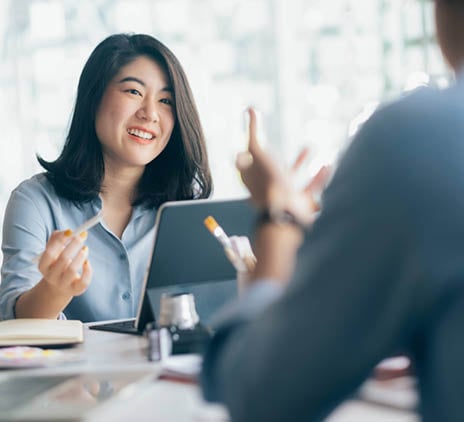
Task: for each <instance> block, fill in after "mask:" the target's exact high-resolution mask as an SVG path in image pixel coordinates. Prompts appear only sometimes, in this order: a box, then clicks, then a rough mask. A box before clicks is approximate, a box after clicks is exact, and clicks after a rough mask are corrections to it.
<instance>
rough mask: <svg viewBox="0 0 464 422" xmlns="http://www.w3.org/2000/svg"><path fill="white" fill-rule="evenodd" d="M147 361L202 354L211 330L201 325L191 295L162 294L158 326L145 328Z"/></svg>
mask: <svg viewBox="0 0 464 422" xmlns="http://www.w3.org/2000/svg"><path fill="white" fill-rule="evenodd" d="M145 334H146V337H147V338H148V346H149V347H148V359H149V360H153V361H157V360H162V359H164V358H166V357H167V356H169V355H178V354H186V353H199V354H201V353H203V351H204V349H205V347H206V344H207V343H208V341H209V339H210V338H211V331H210V330H209V329H208V328H207V327H205V326H204V325H202V324H201V323H200V319H199V317H198V314H197V312H196V309H195V300H194V297H193V295H192V294H191V293H180V294H163V295H162V296H161V303H160V315H159V318H158V323H157V324H155V325H153V324H149V325H147V328H146V331H145Z"/></svg>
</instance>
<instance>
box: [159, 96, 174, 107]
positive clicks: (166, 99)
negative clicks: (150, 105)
mask: <svg viewBox="0 0 464 422" xmlns="http://www.w3.org/2000/svg"><path fill="white" fill-rule="evenodd" d="M160 102H162V103H163V104H167V105H170V106H172V100H171V99H170V98H163V99H161V100H160Z"/></svg>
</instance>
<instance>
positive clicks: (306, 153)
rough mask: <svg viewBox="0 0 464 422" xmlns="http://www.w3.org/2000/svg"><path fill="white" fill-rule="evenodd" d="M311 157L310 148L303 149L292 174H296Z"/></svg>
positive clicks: (292, 169)
mask: <svg viewBox="0 0 464 422" xmlns="http://www.w3.org/2000/svg"><path fill="white" fill-rule="evenodd" d="M308 157H309V148H307V147H305V148H303V149H302V150H301V151H300V153H299V154H298V156H297V157H296V160H295V162H294V163H293V165H292V168H291V172H292V173H295V172H296V171H297V170H298V169H299V168H300V167H301V166H302V165H303V163H304V162H305V161H306V159H307V158H308Z"/></svg>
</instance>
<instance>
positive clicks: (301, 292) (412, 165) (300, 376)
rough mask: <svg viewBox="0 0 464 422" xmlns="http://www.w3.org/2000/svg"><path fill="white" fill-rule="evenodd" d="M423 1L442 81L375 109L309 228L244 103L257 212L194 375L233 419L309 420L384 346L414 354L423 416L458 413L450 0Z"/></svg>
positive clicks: (460, 179)
mask: <svg viewBox="0 0 464 422" xmlns="http://www.w3.org/2000/svg"><path fill="white" fill-rule="evenodd" d="M435 9H436V10H435V12H436V23H437V25H436V28H437V34H438V40H439V43H440V46H441V49H442V51H443V53H444V56H445V58H446V59H447V61H448V63H449V64H450V65H451V66H452V68H453V69H454V70H455V71H456V74H457V82H456V84H454V85H453V86H452V87H450V88H448V89H445V90H441V91H438V90H431V89H421V90H419V91H417V92H415V93H413V94H411V95H409V96H407V97H405V98H403V99H402V100H400V101H399V102H397V103H394V104H390V105H387V106H385V107H383V108H382V109H381V110H379V111H378V112H377V113H375V114H374V116H373V117H372V118H371V119H370V120H369V121H368V122H367V123H366V124H365V125H364V126H363V128H362V129H361V130H360V132H359V133H358V135H357V136H356V138H355V139H354V141H353V142H352V144H351V146H350V148H349V149H348V151H347V152H346V154H345V156H344V158H343V160H342V161H341V162H340V165H339V167H338V169H337V171H336V172H335V174H334V176H333V179H332V181H331V183H330V184H329V186H328V188H327V189H326V191H325V193H324V198H323V209H322V212H321V213H320V216H319V217H318V219H317V220H316V221H315V222H314V224H313V225H312V227H311V228H308V229H307V230H302V226H303V225H304V224H305V223H306V222H307V221H308V216H309V215H310V213H311V212H312V211H313V206H312V204H311V190H312V189H311V187H310V188H309V189H307V190H306V191H304V192H296V191H295V190H293V189H292V188H291V185H290V184H289V182H288V178H287V177H286V175H285V174H283V173H282V172H281V171H280V170H279V169H278V168H277V166H276V165H275V163H274V162H273V161H272V160H271V158H270V157H269V155H267V154H266V153H265V152H264V151H263V150H262V149H261V148H260V146H259V145H258V143H257V141H256V136H255V128H254V125H255V120H254V113H253V112H252V111H251V112H250V117H251V120H250V126H251V127H250V129H251V130H250V133H251V134H250V143H249V150H248V156H247V157H245V160H243V157H242V159H241V160H240V162H238V166H239V169H240V170H241V174H242V178H243V180H244V182H245V184H246V185H247V187H248V189H249V190H250V193H251V196H252V199H253V200H254V202H255V203H256V204H257V205H258V207H259V208H260V209H261V210H262V211H263V217H262V219H261V220H260V221H259V222H258V224H257V228H256V238H255V244H254V248H255V252H256V255H257V258H258V263H257V267H256V269H255V272H254V274H253V275H252V277H251V280H250V281H249V286H248V291H247V292H246V293H245V295H244V297H243V298H242V300H241V301H239V302H238V303H236V304H235V305H234V306H231V307H230V308H229V309H228V310H227V312H225V314H226V315H227V316H224V318H223V319H222V322H221V323H220V324H219V326H218V327H217V331H216V334H215V336H214V338H213V340H212V342H211V344H210V347H209V349H208V351H207V353H206V355H205V360H204V367H203V373H202V386H203V391H204V395H205V397H206V398H207V399H209V400H213V401H220V402H223V403H225V404H226V405H227V407H228V409H229V411H230V414H231V416H232V419H233V420H234V421H296V420H320V419H323V418H324V417H325V416H326V415H327V414H328V413H329V412H330V411H331V410H332V409H333V408H334V407H335V406H336V405H337V404H338V403H340V402H341V401H342V400H343V399H345V398H346V397H347V396H348V395H349V394H351V393H353V392H354V391H355V390H356V388H357V387H358V386H359V385H360V384H361V383H362V382H363V381H364V380H365V379H366V377H368V376H369V374H370V373H371V371H372V369H373V368H374V366H375V365H376V364H377V363H378V362H379V361H381V360H382V359H383V358H385V357H388V356H390V355H391V354H392V353H394V352H397V351H398V350H402V351H405V352H407V353H408V354H409V356H411V359H412V360H413V362H414V368H415V373H416V375H417V379H418V387H419V392H420V397H421V402H420V408H419V411H420V414H421V417H422V418H423V420H425V421H438V420H443V421H457V420H460V421H461V420H464V416H463V415H464V408H463V398H462V397H463V392H464V74H461V75H460V72H464V0H435ZM461 76H462V77H461ZM305 204H306V208H305V207H304V205H305ZM300 242H302V243H301V247H300ZM298 249H299V251H298V253H297V250H298ZM294 264H295V268H293V265H294ZM290 278H291V281H290V283H289V284H288V286H286V281H287V279H290ZM284 287H285V288H284Z"/></svg>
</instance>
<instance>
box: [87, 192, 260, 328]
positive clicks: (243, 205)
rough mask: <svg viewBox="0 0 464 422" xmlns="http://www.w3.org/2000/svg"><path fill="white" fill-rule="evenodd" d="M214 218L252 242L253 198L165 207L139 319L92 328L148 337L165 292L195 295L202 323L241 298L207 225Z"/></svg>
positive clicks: (158, 222) (231, 269)
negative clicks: (144, 332)
mask: <svg viewBox="0 0 464 422" xmlns="http://www.w3.org/2000/svg"><path fill="white" fill-rule="evenodd" d="M210 215H211V216H213V217H214V218H215V219H216V220H217V222H218V223H219V224H220V225H221V226H222V228H223V229H224V231H225V232H226V233H227V234H228V235H231V236H232V235H236V236H248V237H249V238H250V239H251V236H252V233H253V228H254V223H255V219H256V211H255V210H254V209H253V206H252V204H251V203H250V202H249V200H248V199H223V200H214V199H195V200H189V201H172V202H166V203H164V204H163V205H162V206H161V207H160V208H159V210H158V214H157V216H156V222H155V226H156V228H155V237H154V244H153V252H152V256H151V261H150V264H149V266H148V269H147V273H146V276H145V280H144V283H143V291H142V294H141V297H140V303H139V306H138V312H137V316H136V317H135V318H131V319H124V320H116V321H110V322H108V321H106V322H105V321H104V322H96V323H90V324H88V326H89V328H91V329H95V330H104V331H113V332H121V333H129V334H143V331H144V330H145V327H146V325H147V323H150V322H156V317H157V316H158V315H159V304H160V299H161V295H162V294H163V293H168V294H170V293H184V292H188V293H193V295H194V297H195V305H196V309H197V312H198V315H199V317H200V321H202V323H203V324H205V325H208V321H209V319H210V318H211V317H212V316H213V314H214V313H215V312H216V311H217V310H218V309H219V308H220V307H222V305H224V304H225V303H226V302H228V301H230V300H231V299H232V298H234V297H236V295H237V281H236V271H235V269H234V267H233V266H232V264H231V263H230V262H229V261H228V259H227V258H226V256H225V254H224V250H223V247H222V246H221V244H220V243H219V242H218V241H217V239H216V238H215V237H214V236H213V235H212V234H211V233H210V232H209V231H208V229H207V228H206V227H205V225H204V223H203V221H204V219H205V218H206V217H208V216H210Z"/></svg>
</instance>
